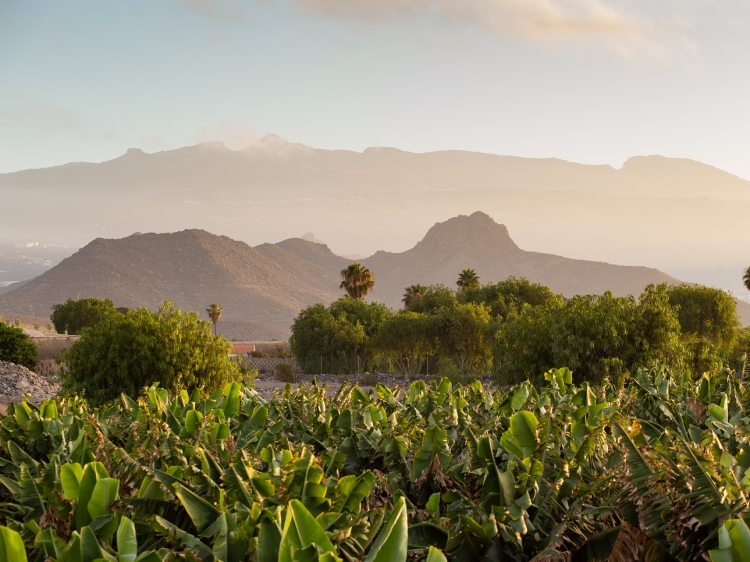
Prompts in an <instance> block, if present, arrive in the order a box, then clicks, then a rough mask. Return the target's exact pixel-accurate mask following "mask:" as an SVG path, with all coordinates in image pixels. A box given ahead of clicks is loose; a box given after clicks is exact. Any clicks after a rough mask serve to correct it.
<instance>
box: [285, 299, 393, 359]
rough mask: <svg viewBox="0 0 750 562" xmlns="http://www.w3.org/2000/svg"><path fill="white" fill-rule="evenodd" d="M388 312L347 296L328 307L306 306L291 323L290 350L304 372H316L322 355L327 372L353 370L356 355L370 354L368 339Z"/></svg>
mask: <svg viewBox="0 0 750 562" xmlns="http://www.w3.org/2000/svg"><path fill="white" fill-rule="evenodd" d="M389 315H390V311H389V310H388V308H387V307H386V306H384V305H383V304H380V303H367V302H365V301H363V300H360V299H353V298H350V297H343V298H340V299H339V300H337V301H335V302H333V303H331V306H330V307H328V308H326V307H325V306H323V305H322V304H317V305H313V306H309V307H307V308H305V309H303V310H302V311H301V312H300V313H299V315H298V316H297V318H295V320H294V323H293V324H292V337H291V338H290V340H289V343H290V346H291V348H292V353H293V355H294V356H295V357H296V358H297V362H298V363H299V365H300V367H301V368H302V370H303V372H306V373H317V372H319V369H320V358H321V357H325V360H326V363H325V371H326V372H327V373H347V372H353V371H354V370H355V369H356V364H357V362H356V357H357V356H362V357H368V358H369V357H371V356H372V351H373V348H372V346H371V342H370V340H371V338H372V337H373V336H374V334H375V333H377V331H378V330H379V329H380V327H381V326H382V325H383V323H384V322H385V320H386V319H387V318H388V316H389ZM337 358H338V359H340V361H336V359H337ZM352 358H354V360H353V362H352ZM362 367H363V368H367V367H368V366H367V365H366V364H365V365H362Z"/></svg>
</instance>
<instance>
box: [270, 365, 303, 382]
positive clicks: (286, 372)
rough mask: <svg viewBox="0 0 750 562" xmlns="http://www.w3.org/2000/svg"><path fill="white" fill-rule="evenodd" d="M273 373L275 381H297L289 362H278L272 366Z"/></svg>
mask: <svg viewBox="0 0 750 562" xmlns="http://www.w3.org/2000/svg"><path fill="white" fill-rule="evenodd" d="M273 374H274V376H275V377H276V380H277V381H281V382H291V383H295V382H297V375H296V373H295V372H294V369H293V368H292V366H291V365H290V364H289V363H279V364H278V365H276V366H275V367H274V368H273Z"/></svg>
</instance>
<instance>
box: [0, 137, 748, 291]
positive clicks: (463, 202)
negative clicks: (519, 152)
mask: <svg viewBox="0 0 750 562" xmlns="http://www.w3.org/2000/svg"><path fill="white" fill-rule="evenodd" d="M477 209H481V210H483V211H484V212H485V213H487V214H488V215H489V216H491V217H492V218H493V219H494V220H496V221H497V222H500V223H502V224H505V225H506V226H507V227H508V228H509V229H510V231H511V232H512V233H513V238H514V240H515V241H516V242H517V243H518V244H519V245H520V246H521V247H523V248H535V249H536V250H538V251H541V252H546V253H551V254H558V255H565V256H570V257H575V258H579V259H587V260H593V261H608V262H616V263H621V264H630V265H648V266H651V267H656V268H658V269H660V270H662V271H666V272H668V273H669V274H670V275H672V276H673V277H677V278H680V279H684V280H687V281H693V282H700V283H703V284H708V285H717V286H721V287H723V288H726V289H731V290H734V291H735V292H736V293H737V294H739V295H742V294H744V293H743V292H742V291H743V289H742V284H741V277H742V270H743V269H744V268H745V267H747V266H748V265H750V263H747V262H748V259H750V258H748V255H747V252H746V246H747V244H746V239H747V235H746V233H747V231H748V227H749V226H750V182H748V181H746V180H743V179H741V178H738V177H737V176H734V175H732V174H729V173H727V172H724V171H721V170H718V169H716V168H713V167H711V166H708V165H705V164H701V163H699V162H694V161H691V160H686V159H677V158H665V157H662V156H636V157H633V158H630V159H629V160H627V161H626V162H625V163H624V164H623V166H622V167H621V168H619V169H616V168H614V167H612V166H608V165H585V164H576V163H572V162H566V161H563V160H559V159H554V158H519V157H513V156H497V155H492V154H481V153H476V152H466V151H457V150H449V151H440V152H432V153H425V154H415V153H410V152H405V151H401V150H397V149H394V148H368V149H366V150H364V151H363V152H354V151H346V150H322V149H316V148H310V147H307V146H304V145H301V144H295V143H290V142H286V141H284V140H283V139H281V138H279V137H276V136H273V135H269V136H267V137H264V138H263V139H261V140H260V141H258V142H257V143H255V144H253V145H252V146H250V147H248V148H246V149H243V150H237V151H233V150H230V149H229V148H226V147H225V146H224V145H222V144H221V143H204V144H199V145H196V146H190V147H185V148H180V149H177V150H168V151H162V152H155V153H153V154H149V153H146V152H144V151H142V150H140V149H131V150H129V151H128V152H127V153H126V154H124V155H122V156H120V157H119V158H115V159H113V160H110V161H108V162H103V163H97V164H93V163H71V164H66V165H64V166H57V167H53V168H46V169H40V170H25V171H21V172H16V173H10V174H0V254H3V255H2V256H0V260H2V259H5V257H6V256H10V255H11V253H13V252H14V251H15V250H13V248H16V246H15V245H19V246H22V247H23V249H22V250H18V252H17V253H19V254H23V255H25V256H27V257H28V258H29V259H37V260H44V259H50V260H52V261H53V262H54V263H58V262H59V260H60V259H61V256H60V252H61V251H62V250H61V249H60V248H61V247H64V246H66V245H67V246H70V247H71V248H70V249H69V250H65V251H67V252H68V253H67V255H70V254H72V252H73V251H74V250H75V248H80V247H82V246H84V245H85V244H87V243H88V242H89V241H91V240H92V239H94V238H97V237H104V238H121V237H123V236H127V235H128V234H130V233H132V232H134V231H141V232H175V231H180V230H184V229H186V228H200V229H203V230H207V231H209V232H214V233H216V234H221V235H225V236H229V237H231V238H233V239H235V240H241V241H244V242H246V243H248V244H250V245H253V246H255V245H257V244H259V243H261V242H266V241H276V240H283V239H284V238H288V236H289V233H290V232H294V233H300V234H301V233H304V232H314V233H315V234H316V236H318V237H319V238H320V239H321V240H324V241H326V243H327V244H328V245H329V246H330V248H331V249H332V250H333V251H335V252H336V253H337V254H339V255H371V254H373V253H374V252H375V251H377V250H389V251H391V252H403V251H405V250H408V249H409V248H411V247H412V246H414V244H416V243H417V242H418V241H419V240H420V238H421V237H422V235H423V234H424V233H425V232H426V230H427V229H428V228H429V227H430V226H431V225H433V224H434V223H435V222H437V221H442V220H445V219H447V218H448V217H451V216H455V215H458V214H470V213H472V212H474V211H475V210H477ZM35 242H38V243H39V245H38V246H33V247H31V248H30V249H26V248H27V244H28V243H35ZM6 248H7V249H6ZM63 249H64V248H63ZM53 250H54V252H53ZM53 253H54V255H53ZM24 259H26V258H24ZM29 259H27V260H26V261H27V262H28V261H29ZM14 263H21V262H19V261H16V262H14ZM11 267H12V268H15V267H16V266H14V265H12V266H11ZM10 269H11V268H10V267H5V266H2V264H0V270H8V271H7V272H5V273H1V272H0V281H3V280H5V281H23V280H25V279H28V278H30V277H31V276H33V275H35V274H36V273H34V272H32V271H31V270H25V271H16V270H15V269H13V271H11V270H10ZM3 275H4V276H5V277H2V276H3Z"/></svg>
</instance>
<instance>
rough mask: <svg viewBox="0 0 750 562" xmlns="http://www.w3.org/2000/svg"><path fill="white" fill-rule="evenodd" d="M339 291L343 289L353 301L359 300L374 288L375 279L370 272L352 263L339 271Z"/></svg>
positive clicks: (357, 263) (356, 263)
mask: <svg viewBox="0 0 750 562" xmlns="http://www.w3.org/2000/svg"><path fill="white" fill-rule="evenodd" d="M341 278H342V281H341V284H340V285H339V288H340V289H344V290H345V291H346V294H348V295H349V296H350V297H351V298H353V299H361V298H363V297H364V296H365V295H367V293H369V292H370V290H371V289H372V288H373V287H375V277H374V276H373V274H372V272H371V271H370V270H369V269H367V268H366V267H365V266H363V265H361V264H360V263H359V262H354V263H353V264H351V265H350V266H349V267H347V268H346V269H342V270H341Z"/></svg>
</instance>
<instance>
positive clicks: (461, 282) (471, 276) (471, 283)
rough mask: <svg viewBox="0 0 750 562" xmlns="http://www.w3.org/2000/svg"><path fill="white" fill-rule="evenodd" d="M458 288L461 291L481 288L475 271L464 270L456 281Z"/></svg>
mask: <svg viewBox="0 0 750 562" xmlns="http://www.w3.org/2000/svg"><path fill="white" fill-rule="evenodd" d="M456 286H457V287H458V289H459V290H460V291H466V290H468V289H478V288H479V276H478V275H477V272H476V271H474V270H473V269H464V270H463V271H462V272H461V273H460V274H459V275H458V280H457V281H456Z"/></svg>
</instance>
